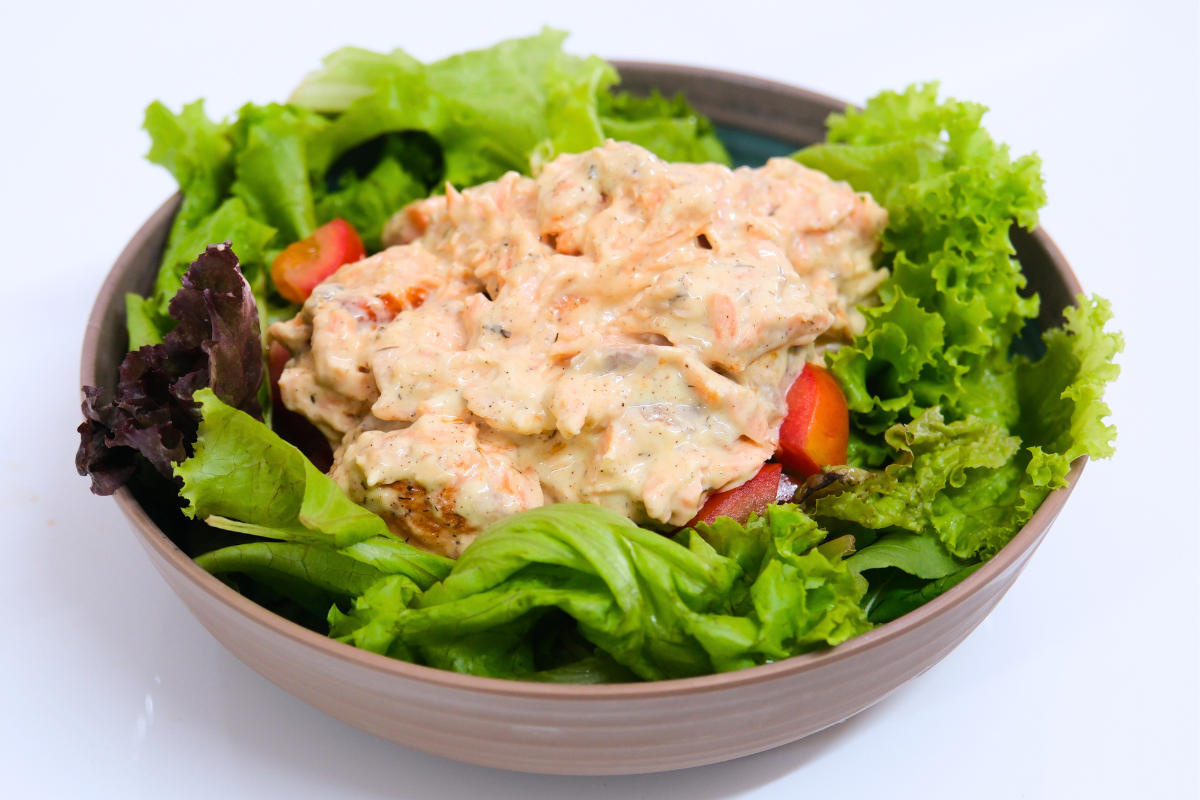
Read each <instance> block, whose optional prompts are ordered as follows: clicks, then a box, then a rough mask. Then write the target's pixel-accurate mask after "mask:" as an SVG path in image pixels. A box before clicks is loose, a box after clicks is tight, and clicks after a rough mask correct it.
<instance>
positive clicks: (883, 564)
mask: <svg viewBox="0 0 1200 800" xmlns="http://www.w3.org/2000/svg"><path fill="white" fill-rule="evenodd" d="M846 566H848V567H849V568H850V569H851V570H853V571H854V572H856V573H858V574H862V573H863V571H865V570H869V569H884V568H887V567H896V568H898V569H900V570H903V571H904V572H906V573H908V574H909V575H915V576H917V577H918V578H925V579H936V578H944V577H946V576H947V575H950V574H952V573H954V572H957V571H959V570H960V569H962V568H963V567H964V566H966V564H965V563H964V562H963V561H962V560H961V559H958V558H955V557H954V556H953V555H951V554H950V551H949V550H947V549H946V547H945V545H943V544H942V543H941V541H940V540H938V539H937V537H934V536H926V535H923V534H920V533H910V532H907V531H897V532H895V533H892V534H889V535H887V536H884V537H882V538H880V539H878V540H876V541H875V542H874V543H872V544H870V545H868V546H867V547H864V548H863V549H862V550H859V551H858V552H857V553H855V554H854V555H852V556H850V558H848V559H846Z"/></svg>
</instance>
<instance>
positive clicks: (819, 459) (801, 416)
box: [776, 364, 850, 478]
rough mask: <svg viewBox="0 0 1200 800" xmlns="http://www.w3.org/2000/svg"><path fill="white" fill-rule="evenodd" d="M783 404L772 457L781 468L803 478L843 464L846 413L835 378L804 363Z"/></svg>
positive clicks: (847, 430)
mask: <svg viewBox="0 0 1200 800" xmlns="http://www.w3.org/2000/svg"><path fill="white" fill-rule="evenodd" d="M787 403H788V415H787V418H786V419H784V421H783V425H782V426H781V427H780V429H779V452H778V453H777V454H776V457H777V458H778V459H779V461H780V462H782V464H783V466H784V467H786V468H787V470H788V471H789V472H795V473H798V474H800V475H802V476H804V477H805V478H807V477H809V476H812V475H816V474H817V473H818V472H820V471H821V468H822V467H828V466H834V465H837V464H845V463H846V448H847V446H848V445H849V442H850V410H849V409H848V408H847V407H846V396H845V395H844V394H842V387H841V386H839V385H838V382H837V378H835V377H833V374H832V373H830V372H829V370H827V369H825V368H824V367H818V366H816V365H815V364H805V365H804V371H803V372H801V373H800V377H798V378H796V382H795V383H793V384H792V388H791V389H789V390H788V397H787Z"/></svg>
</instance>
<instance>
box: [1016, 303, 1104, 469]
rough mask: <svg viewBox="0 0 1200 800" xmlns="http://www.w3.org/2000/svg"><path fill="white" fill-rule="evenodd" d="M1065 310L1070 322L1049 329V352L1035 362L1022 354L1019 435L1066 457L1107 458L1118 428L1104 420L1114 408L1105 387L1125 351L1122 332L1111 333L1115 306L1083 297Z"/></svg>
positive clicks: (1069, 459) (1018, 373)
mask: <svg viewBox="0 0 1200 800" xmlns="http://www.w3.org/2000/svg"><path fill="white" fill-rule="evenodd" d="M1076 301H1077V302H1078V303H1079V305H1078V307H1076V308H1067V309H1066V310H1065V311H1064V312H1063V314H1064V316H1066V318H1067V321H1066V324H1065V325H1064V326H1063V327H1062V328H1056V329H1054V330H1051V331H1047V333H1046V334H1045V336H1044V337H1043V341H1044V343H1045V345H1046V353H1045V355H1044V356H1043V357H1042V358H1041V359H1040V360H1039V361H1036V362H1030V361H1029V360H1028V359H1026V358H1023V357H1018V358H1017V361H1016V363H1017V388H1018V396H1019V398H1020V403H1021V420H1020V423H1019V424H1018V425H1017V426H1016V428H1015V430H1016V433H1017V434H1019V435H1020V436H1021V439H1022V440H1023V441H1024V442H1026V443H1027V444H1029V445H1034V446H1037V447H1040V448H1042V449H1043V450H1045V451H1046V452H1047V453H1055V454H1061V455H1062V456H1063V457H1064V458H1065V459H1066V460H1067V461H1071V460H1074V459H1075V458H1077V457H1078V456H1081V455H1088V456H1091V457H1092V458H1108V457H1110V456H1111V455H1113V453H1114V452H1115V451H1114V449H1113V446H1112V443H1113V440H1115V439H1116V436H1117V429H1116V427H1114V426H1113V425H1108V424H1105V423H1104V418H1105V417H1107V416H1108V415H1109V414H1110V413H1111V410H1110V409H1109V407H1108V404H1106V403H1105V402H1104V389H1105V386H1106V385H1107V384H1109V383H1111V382H1112V381H1115V380H1116V379H1117V376H1118V375H1120V374H1121V367H1120V366H1119V365H1117V364H1115V363H1114V362H1113V359H1114V358H1115V357H1116V355H1117V354H1118V353H1120V352H1121V351H1122V350H1124V349H1125V340H1124V337H1122V336H1121V334H1120V333H1117V332H1108V331H1106V330H1105V329H1104V328H1105V325H1106V324H1107V323H1108V322H1109V320H1111V319H1112V307H1111V304H1110V303H1109V302H1108V301H1107V300H1105V299H1104V298H1102V297H1092V298H1088V297H1083V296H1081V297H1079V298H1077V299H1076Z"/></svg>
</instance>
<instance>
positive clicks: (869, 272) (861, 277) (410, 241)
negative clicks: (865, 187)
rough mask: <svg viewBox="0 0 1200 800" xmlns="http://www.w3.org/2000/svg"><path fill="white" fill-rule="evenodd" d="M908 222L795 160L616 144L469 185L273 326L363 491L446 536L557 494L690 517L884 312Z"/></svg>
mask: <svg viewBox="0 0 1200 800" xmlns="http://www.w3.org/2000/svg"><path fill="white" fill-rule="evenodd" d="M886 224H887V212H886V211H884V210H883V209H882V208H880V206H879V205H878V204H877V203H876V202H875V201H874V200H873V199H871V197H870V196H869V195H867V194H865V193H860V192H855V191H854V190H853V189H851V188H850V187H849V186H848V185H847V184H846V183H843V182H838V181H834V180H831V179H830V178H828V177H827V176H826V175H824V174H822V173H820V172H817V171H815V170H812V169H809V168H807V167H805V166H802V165H801V164H798V163H797V162H795V161H792V160H790V159H784V158H776V159H771V160H770V161H769V162H768V163H767V164H766V166H763V167H760V168H757V169H751V168H746V167H743V168H740V169H736V170H731V169H729V168H727V167H724V166H722V165H719V164H669V163H666V162H664V161H662V160H660V159H659V158H657V157H655V156H654V155H653V154H651V153H650V152H648V151H647V150H645V149H644V148H642V147H639V146H637V145H634V144H629V143H621V142H614V141H609V142H607V143H606V144H605V145H604V146H602V147H597V148H594V149H592V150H589V151H586V152H583V153H578V154H571V155H563V156H559V157H558V158H556V159H554V160H553V161H551V162H550V163H548V164H546V165H545V166H544V167H543V168H542V170H541V172H540V174H538V175H537V177H535V178H530V177H523V176H521V175H519V174H517V173H515V172H510V173H508V174H507V175H505V176H503V177H502V178H500V179H499V180H497V181H493V182H489V183H485V184H482V185H480V186H476V187H473V188H470V189H466V190H464V191H462V192H459V191H456V190H455V189H454V188H453V187H452V186H448V187H446V194H445V195H444V196H438V197H432V198H430V199H428V200H423V201H420V202H417V203H413V204H411V205H409V206H408V207H406V208H404V209H403V210H402V211H400V212H398V213H397V214H396V216H395V217H393V218H392V219H391V220H390V221H389V222H388V224H387V226H386V228H385V231H384V241H385V242H386V244H388V245H389V246H388V247H387V249H385V250H383V251H382V252H380V253H378V254H376V255H374V256H371V257H370V258H367V259H365V260H363V261H359V262H357V263H354V264H350V265H347V266H344V267H342V268H341V269H339V270H338V271H337V272H336V273H334V274H333V275H332V276H330V277H329V278H328V279H327V280H326V281H325V282H324V283H322V284H320V285H319V286H317V287H316V289H315V290H314V291H313V292H312V295H311V296H310V297H309V298H308V300H307V301H306V302H305V303H304V307H303V309H302V310H301V311H300V313H299V314H297V315H296V316H295V317H294V318H293V319H291V320H289V321H287V322H279V323H276V324H275V325H273V326H272V327H271V328H270V337H271V338H272V339H273V340H275V341H277V342H280V343H281V344H283V345H284V346H285V347H286V348H287V349H288V350H289V352H290V353H291V354H292V357H291V360H290V361H289V362H288V364H287V367H286V369H284V371H283V375H282V377H281V379H280V381H279V387H280V390H281V394H282V398H283V402H284V404H285V405H286V406H287V408H289V409H291V410H293V411H296V412H299V413H300V414H303V415H304V416H305V417H306V418H308V419H309V420H311V421H312V422H313V423H314V424H316V425H317V426H318V427H319V428H320V430H321V431H322V432H323V433H324V434H325V436H327V437H328V438H329V440H330V441H331V443H333V445H334V446H335V447H336V448H337V449H336V452H335V463H334V466H333V469H332V471H331V473H330V474H331V475H332V476H333V478H334V479H335V480H336V481H337V482H338V485H339V486H341V487H342V489H343V490H345V492H346V493H347V494H348V495H349V496H350V497H351V498H352V499H353V500H354V501H355V502H358V503H361V504H363V505H364V506H366V507H367V508H369V509H370V510H372V511H374V512H375V513H377V514H379V515H380V516H382V517H383V518H384V519H385V520H386V521H387V523H388V526H389V527H390V528H391V529H392V531H394V532H395V533H396V534H398V535H400V536H402V537H403V538H404V539H405V540H407V541H411V542H413V543H414V544H417V545H418V546H421V547H423V548H427V549H429V550H431V551H433V552H436V553H440V554H443V555H448V556H451V557H456V556H458V555H459V554H460V553H461V552H462V550H463V549H464V548H466V547H467V546H468V545H469V544H470V543H471V541H472V540H473V539H474V538H475V536H476V535H477V534H478V533H479V532H480V531H482V530H483V529H485V528H486V527H488V526H489V525H491V524H492V523H494V522H497V521H499V520H500V519H502V518H504V517H506V516H508V515H511V514H514V513H516V512H518V511H523V510H526V509H530V508H534V507H537V506H541V505H543V504H547V503H564V502H571V503H574V502H585V503H595V504H598V505H602V506H605V507H607V508H611V509H613V510H615V511H617V512H619V513H621V514H623V515H626V516H628V517H630V518H631V519H633V520H635V521H638V522H643V523H645V522H651V521H654V522H658V523H662V524H664V525H671V526H679V525H683V524H685V523H686V522H688V521H689V520H691V519H692V518H693V517H695V516H696V513H697V511H698V510H699V508H700V507H701V505H702V504H703V503H704V501H705V499H706V497H707V496H708V495H709V494H710V493H712V492H714V491H718V490H722V489H728V488H731V487H735V486H737V485H739V484H741V483H744V482H745V481H747V480H748V479H750V478H751V477H753V476H754V475H755V474H756V473H757V472H758V471H759V469H760V468H761V467H762V465H763V463H764V462H766V461H767V460H768V459H769V458H771V456H772V455H773V454H774V452H775V450H776V448H777V446H778V443H779V428H780V424H781V423H782V421H783V419H784V416H785V415H786V413H787V405H786V394H787V390H788V388H789V387H790V386H791V384H792V382H793V381H794V380H795V378H796V375H797V374H798V372H799V371H800V369H801V368H802V367H803V364H804V362H805V361H806V360H812V359H817V360H819V359H821V355H822V351H823V350H824V349H825V348H826V347H829V346H836V345H838V344H841V343H845V342H849V341H850V340H851V339H852V337H853V336H854V334H856V333H859V332H861V331H862V328H863V324H864V321H863V317H862V314H861V312H860V311H858V310H857V307H858V306H859V305H861V304H863V303H864V302H866V303H870V302H871V299H872V297H873V293H874V290H875V287H876V286H877V285H878V284H879V282H880V281H881V280H883V279H884V278H886V277H887V271H886V270H884V269H877V268H876V267H875V265H874V264H873V261H872V257H873V255H874V253H875V251H876V248H877V238H878V235H879V232H880V231H881V230H882V229H883V227H884V226H885V225H886Z"/></svg>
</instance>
